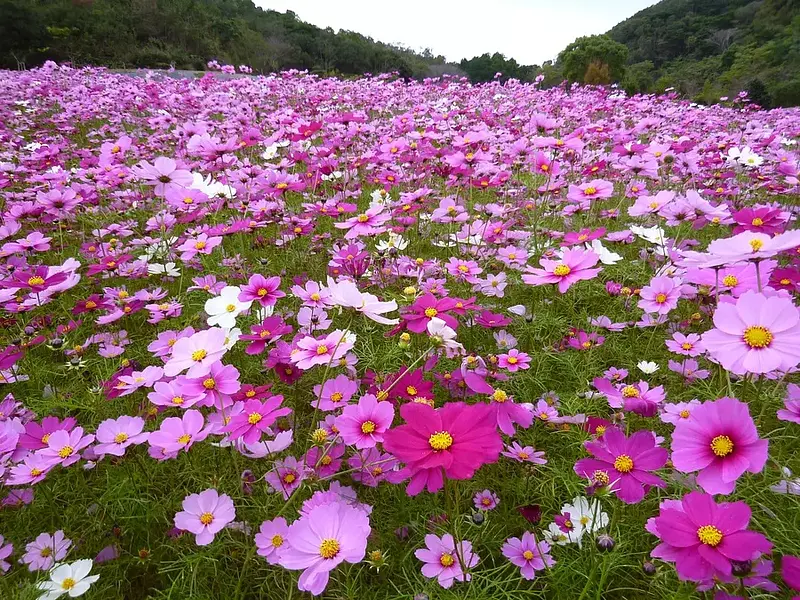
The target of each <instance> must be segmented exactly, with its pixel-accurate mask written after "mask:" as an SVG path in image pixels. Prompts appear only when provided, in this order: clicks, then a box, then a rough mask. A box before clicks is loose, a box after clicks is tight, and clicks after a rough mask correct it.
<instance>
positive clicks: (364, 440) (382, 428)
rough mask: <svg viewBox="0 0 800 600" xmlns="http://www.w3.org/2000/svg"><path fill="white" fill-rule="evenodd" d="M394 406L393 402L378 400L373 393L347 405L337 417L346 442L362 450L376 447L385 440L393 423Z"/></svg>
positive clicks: (337, 425) (341, 433)
mask: <svg viewBox="0 0 800 600" xmlns="http://www.w3.org/2000/svg"><path fill="white" fill-rule="evenodd" d="M393 419H394V406H392V404H391V402H378V400H377V398H376V397H375V396H373V395H372V394H366V395H364V396H362V397H361V398H360V399H359V400H358V404H355V405H350V406H346V407H345V408H344V410H343V411H342V414H341V416H339V417H337V418H336V427H337V428H338V429H339V433H340V435H341V436H342V440H344V443H345V444H348V445H352V446H355V447H356V448H357V449H359V450H362V449H365V448H374V447H375V445H376V444H377V443H379V442H382V441H383V438H384V434H385V433H386V431H388V429H389V427H391V425H392V420H393Z"/></svg>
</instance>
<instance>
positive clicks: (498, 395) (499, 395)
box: [492, 390, 508, 402]
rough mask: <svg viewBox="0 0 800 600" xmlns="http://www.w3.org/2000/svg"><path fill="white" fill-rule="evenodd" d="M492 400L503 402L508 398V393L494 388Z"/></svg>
mask: <svg viewBox="0 0 800 600" xmlns="http://www.w3.org/2000/svg"><path fill="white" fill-rule="evenodd" d="M492 400H494V401H495V402H505V401H506V400H508V394H506V393H505V392H504V391H503V390H495V391H494V393H493V394H492Z"/></svg>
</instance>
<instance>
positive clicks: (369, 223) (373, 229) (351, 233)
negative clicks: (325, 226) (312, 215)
mask: <svg viewBox="0 0 800 600" xmlns="http://www.w3.org/2000/svg"><path fill="white" fill-rule="evenodd" d="M383 211H384V207H383V206H375V207H372V208H369V209H367V211H366V212H363V213H361V214H359V215H357V216H355V217H351V218H349V219H347V220H346V221H345V222H344V223H334V224H333V226H334V227H336V228H337V229H347V230H348V231H347V233H345V234H344V237H345V238H346V239H348V240H352V239H354V238H357V237H359V236H362V235H379V234H381V233H383V232H384V231H386V227H384V224H385V223H386V222H387V221H388V220H390V219H391V218H392V216H391V215H390V214H387V213H384V212H383Z"/></svg>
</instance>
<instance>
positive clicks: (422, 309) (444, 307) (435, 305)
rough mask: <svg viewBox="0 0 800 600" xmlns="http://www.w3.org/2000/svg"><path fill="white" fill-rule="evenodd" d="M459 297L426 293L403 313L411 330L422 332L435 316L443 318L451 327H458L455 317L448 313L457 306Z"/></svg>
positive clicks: (404, 319)
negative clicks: (441, 296) (443, 296)
mask: <svg viewBox="0 0 800 600" xmlns="http://www.w3.org/2000/svg"><path fill="white" fill-rule="evenodd" d="M457 303H458V299H457V298H448V297H445V298H436V296H434V295H433V294H430V293H428V294H424V295H422V296H420V297H419V298H417V299H416V300H415V301H414V303H413V304H412V305H411V306H410V307H408V309H406V310H405V312H403V314H402V315H401V317H402V319H403V321H405V325H406V327H408V330H409V331H412V332H414V333H422V332H424V331H425V329H426V328H427V326H428V323H429V322H430V320H431V319H433V318H438V319H441V320H442V321H444V322H445V324H446V325H447V326H448V327H450V328H451V329H457V328H458V321H457V320H456V318H455V317H453V316H451V315H449V314H447V313H448V312H450V311H453V310H454V309H455V308H456V304H457Z"/></svg>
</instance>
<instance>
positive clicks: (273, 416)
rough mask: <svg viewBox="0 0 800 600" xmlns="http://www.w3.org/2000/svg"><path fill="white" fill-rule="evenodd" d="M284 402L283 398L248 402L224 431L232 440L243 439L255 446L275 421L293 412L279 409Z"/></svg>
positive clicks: (275, 397)
mask: <svg viewBox="0 0 800 600" xmlns="http://www.w3.org/2000/svg"><path fill="white" fill-rule="evenodd" d="M282 402H283V396H272V397H270V398H267V399H266V400H265V401H264V402H261V401H260V400H248V401H247V402H246V403H245V405H244V409H243V410H242V412H240V413H239V414H237V415H235V416H233V417H231V419H230V421H229V422H228V424H227V425H226V426H225V428H224V429H223V431H224V432H225V433H228V434H230V438H231V439H232V440H238V439H239V438H241V439H242V441H243V442H244V443H245V444H255V443H257V442H258V441H260V439H261V435H262V434H263V433H265V432H267V431H268V430H269V428H270V426H271V425H272V424H273V423H275V421H277V420H278V419H279V418H280V417H284V416H286V415H288V414H290V413H291V412H292V409H291V408H287V407H283V408H279V407H280V405H281V403H282Z"/></svg>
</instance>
